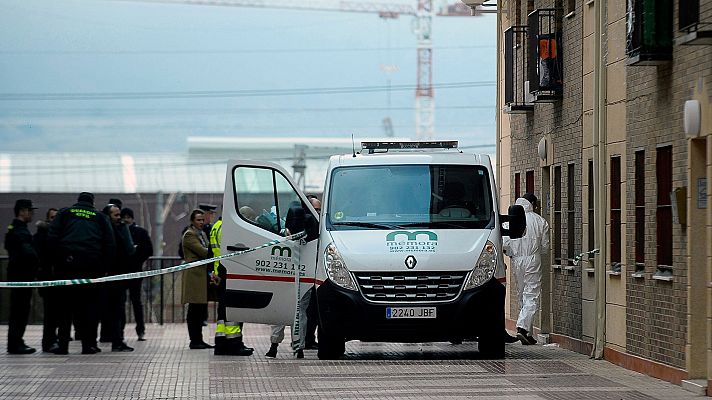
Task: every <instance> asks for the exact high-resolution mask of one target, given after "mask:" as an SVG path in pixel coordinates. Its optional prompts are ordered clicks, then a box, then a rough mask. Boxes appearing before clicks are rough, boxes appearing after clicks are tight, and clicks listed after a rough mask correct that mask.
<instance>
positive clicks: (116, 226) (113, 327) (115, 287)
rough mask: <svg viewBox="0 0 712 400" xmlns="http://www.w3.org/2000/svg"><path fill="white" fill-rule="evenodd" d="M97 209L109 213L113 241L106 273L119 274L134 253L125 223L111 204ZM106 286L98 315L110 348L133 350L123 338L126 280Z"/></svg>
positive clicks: (116, 208)
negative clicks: (107, 334) (108, 334)
mask: <svg viewBox="0 0 712 400" xmlns="http://www.w3.org/2000/svg"><path fill="white" fill-rule="evenodd" d="M101 212H102V213H103V214H104V215H106V216H108V217H109V221H111V227H112V229H113V230H114V240H115V241H116V257H115V258H114V259H113V260H111V263H110V264H109V266H108V270H109V275H121V274H125V273H127V272H129V271H128V266H129V260H130V258H131V257H132V256H133V255H134V254H135V253H136V248H135V247H134V243H133V240H132V239H131V232H129V227H128V226H126V224H124V223H123V222H122V221H121V210H120V209H119V207H117V206H116V205H115V204H108V205H107V206H106V207H104V208H103V209H102V210H101ZM106 287H107V294H108V297H107V307H106V309H105V310H104V311H105V312H106V314H105V315H102V317H103V318H102V327H103V324H106V325H108V326H107V327H106V328H107V330H108V331H109V332H111V333H110V338H111V351H133V350H134V349H133V347H129V345H127V344H126V342H125V341H124V325H126V289H128V286H127V284H126V281H115V282H109V283H108V285H107V286H106Z"/></svg>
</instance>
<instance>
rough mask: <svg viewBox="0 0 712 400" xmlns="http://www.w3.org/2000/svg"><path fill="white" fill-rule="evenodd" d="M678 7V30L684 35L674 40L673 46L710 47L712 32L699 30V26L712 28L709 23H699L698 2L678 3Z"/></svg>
mask: <svg viewBox="0 0 712 400" xmlns="http://www.w3.org/2000/svg"><path fill="white" fill-rule="evenodd" d="M678 7H679V9H678V15H677V17H678V30H679V31H680V32H683V33H685V34H684V35H683V36H681V37H678V38H676V39H675V44H678V45H712V30H700V27H701V26H704V27H708V28H709V27H710V26H712V24H710V23H701V22H700V1H699V0H684V1H680V2H679V5H678Z"/></svg>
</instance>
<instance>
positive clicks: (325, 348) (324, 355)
mask: <svg viewBox="0 0 712 400" xmlns="http://www.w3.org/2000/svg"><path fill="white" fill-rule="evenodd" d="M345 351H346V342H345V341H344V336H343V335H339V334H333V333H327V332H319V352H318V353H317V356H318V357H319V359H320V360H336V359H338V358H339V357H341V356H343V355H344V352H345Z"/></svg>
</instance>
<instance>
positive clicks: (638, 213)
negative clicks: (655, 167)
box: [635, 150, 645, 272]
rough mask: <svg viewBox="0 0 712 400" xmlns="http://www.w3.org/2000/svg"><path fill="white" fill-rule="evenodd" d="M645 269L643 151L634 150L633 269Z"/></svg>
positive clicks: (638, 270) (640, 270)
mask: <svg viewBox="0 0 712 400" xmlns="http://www.w3.org/2000/svg"><path fill="white" fill-rule="evenodd" d="M644 270H645V151H643V150H639V151H636V152H635V271H636V272H642V271H644Z"/></svg>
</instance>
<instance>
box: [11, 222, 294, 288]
mask: <svg viewBox="0 0 712 400" xmlns="http://www.w3.org/2000/svg"><path fill="white" fill-rule="evenodd" d="M306 235H307V234H306V232H299V233H296V234H294V235H289V236H285V237H283V238H281V239H275V240H271V241H269V242H267V243H264V244H261V245H259V246H256V247H252V248H249V249H247V250H241V251H236V252H233V253H227V254H223V255H220V256H217V257H212V258H208V259H206V260H199V261H193V262H190V263H187V264H180V265H176V266H173V267H168V268H163V269H157V270H151V271H141V272H131V273H128V274H121V275H111V276H104V277H101V278H80V279H61V280H56V281H32V282H0V288H33V287H54V286H70V285H84V284H87V283H104V282H114V281H123V280H128V279H136V278H146V277H149V276H157V275H165V274H172V273H174V272H180V271H185V270H187V269H190V268H194V267H197V266H200V265H205V264H210V263H213V262H215V261H220V260H224V259H226V258H232V257H236V256H239V255H242V254H245V253H250V252H253V251H256V250H260V249H264V248H265V247H270V246H274V245H276V244H280V243H284V242H286V241H289V240H299V239H301V238H303V237H305V236H306Z"/></svg>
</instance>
